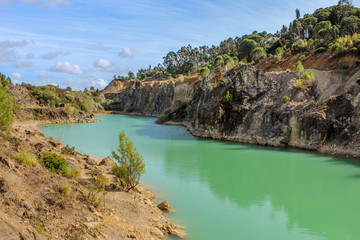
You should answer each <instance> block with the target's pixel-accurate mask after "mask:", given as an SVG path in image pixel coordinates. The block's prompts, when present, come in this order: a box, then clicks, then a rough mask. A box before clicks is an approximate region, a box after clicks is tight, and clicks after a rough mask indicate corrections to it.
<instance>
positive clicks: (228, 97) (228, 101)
mask: <svg viewBox="0 0 360 240" xmlns="http://www.w3.org/2000/svg"><path fill="white" fill-rule="evenodd" d="M224 103H225V104H229V105H232V97H231V94H230V91H229V90H227V92H226V95H225V96H224Z"/></svg>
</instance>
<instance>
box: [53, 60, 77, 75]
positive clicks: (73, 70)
mask: <svg viewBox="0 0 360 240" xmlns="http://www.w3.org/2000/svg"><path fill="white" fill-rule="evenodd" d="M50 71H52V72H62V73H70V74H82V73H83V71H82V70H81V69H80V67H79V65H76V64H75V65H73V64H71V63H69V62H58V63H56V64H55V65H54V66H53V67H51V68H50Z"/></svg>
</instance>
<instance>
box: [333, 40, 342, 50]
mask: <svg viewBox="0 0 360 240" xmlns="http://www.w3.org/2000/svg"><path fill="white" fill-rule="evenodd" d="M342 50H343V48H342V46H341V45H340V44H339V43H337V42H336V43H334V44H332V45H331V51H332V52H336V51H339V52H341V51H342Z"/></svg>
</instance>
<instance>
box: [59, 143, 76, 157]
mask: <svg viewBox="0 0 360 240" xmlns="http://www.w3.org/2000/svg"><path fill="white" fill-rule="evenodd" d="M61 153H62V154H71V155H74V154H75V147H70V146H69V144H66V146H65V147H63V148H62V149H61Z"/></svg>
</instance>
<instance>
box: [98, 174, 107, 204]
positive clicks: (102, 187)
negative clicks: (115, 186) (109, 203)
mask: <svg viewBox="0 0 360 240" xmlns="http://www.w3.org/2000/svg"><path fill="white" fill-rule="evenodd" d="M109 183H110V179H109V178H108V177H106V176H105V175H103V174H98V175H97V176H96V178H95V184H96V191H97V193H101V194H102V195H103V201H104V209H105V207H106V202H105V196H106V195H107V191H106V187H107V186H108V185H109Z"/></svg>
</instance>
